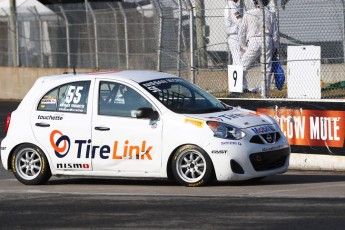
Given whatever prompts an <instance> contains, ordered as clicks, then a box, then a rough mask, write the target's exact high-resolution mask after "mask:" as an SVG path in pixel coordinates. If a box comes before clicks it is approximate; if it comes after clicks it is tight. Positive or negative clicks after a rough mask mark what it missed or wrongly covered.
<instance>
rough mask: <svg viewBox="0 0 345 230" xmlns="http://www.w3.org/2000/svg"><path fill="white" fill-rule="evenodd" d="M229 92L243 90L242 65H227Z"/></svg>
mask: <svg viewBox="0 0 345 230" xmlns="http://www.w3.org/2000/svg"><path fill="white" fill-rule="evenodd" d="M228 86H229V92H237V93H241V92H242V91H243V66H242V65H228Z"/></svg>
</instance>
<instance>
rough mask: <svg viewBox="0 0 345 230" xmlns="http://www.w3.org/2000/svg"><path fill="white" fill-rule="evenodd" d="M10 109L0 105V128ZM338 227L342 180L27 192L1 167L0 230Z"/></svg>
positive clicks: (83, 182)
mask: <svg viewBox="0 0 345 230" xmlns="http://www.w3.org/2000/svg"><path fill="white" fill-rule="evenodd" d="M15 103H16V102H15ZM5 104H6V103H5ZM13 107H16V105H15V104H13V103H9V104H7V105H6V106H4V103H2V102H1V101H0V120H1V121H3V119H4V118H3V116H4V114H7V113H8V112H10V111H11V110H12V108H13ZM1 124H2V123H1ZM0 128H1V127H0ZM2 137H3V136H1V134H0V139H1V138H2ZM344 226H345V173H344V172H306V171H289V172H287V173H285V174H283V175H276V176H271V177H267V178H265V179H263V180H262V181H258V182H231V183H229V182H228V183H213V184H211V185H210V186H207V187H199V188H187V187H183V186H180V185H178V184H177V183H176V182H172V181H168V180H153V179H152V180H151V179H146V180H139V179H99V178H97V179H96V178H94V179H91V178H56V177H53V178H52V179H51V180H50V181H49V182H48V184H46V185H41V186H25V185H22V184H21V183H19V182H18V181H17V180H16V179H15V178H14V176H13V174H12V173H10V172H7V171H5V170H4V169H3V167H2V166H0V229H278V230H279V229H282V230H284V229H294V230H296V229H313V230H318V229H332V230H333V229H344V228H345V227H344Z"/></svg>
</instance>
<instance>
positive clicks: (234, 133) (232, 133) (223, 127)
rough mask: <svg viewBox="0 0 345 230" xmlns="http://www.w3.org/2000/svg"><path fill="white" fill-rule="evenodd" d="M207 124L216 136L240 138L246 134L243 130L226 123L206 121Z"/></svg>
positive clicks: (231, 138)
mask: <svg viewBox="0 0 345 230" xmlns="http://www.w3.org/2000/svg"><path fill="white" fill-rule="evenodd" d="M207 125H208V127H209V128H210V129H211V130H212V131H213V133H214V136H215V137H218V138H223V139H230V140H240V139H242V138H244V137H245V136H246V133H245V132H243V131H242V130H240V129H238V128H236V127H233V126H231V125H228V124H224V123H220V122H215V121H208V122H207Z"/></svg>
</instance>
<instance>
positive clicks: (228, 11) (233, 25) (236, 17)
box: [224, 0, 242, 65]
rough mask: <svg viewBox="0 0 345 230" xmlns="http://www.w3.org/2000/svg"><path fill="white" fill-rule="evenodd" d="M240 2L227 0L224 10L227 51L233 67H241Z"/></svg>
mask: <svg viewBox="0 0 345 230" xmlns="http://www.w3.org/2000/svg"><path fill="white" fill-rule="evenodd" d="M239 8H240V2H239V1H238V2H237V3H236V2H234V1H233V0H228V1H227V4H226V6H225V10H224V22H225V29H226V35H227V40H228V46H229V50H230V53H231V56H232V61H233V62H232V64H233V65H241V59H242V52H241V50H240V44H239V40H238V30H239V26H240V23H241V18H242V16H241V14H240V10H239Z"/></svg>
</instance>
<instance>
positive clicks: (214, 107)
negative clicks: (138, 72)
mask: <svg viewBox="0 0 345 230" xmlns="http://www.w3.org/2000/svg"><path fill="white" fill-rule="evenodd" d="M140 85H141V86H142V87H143V88H144V89H146V90H147V91H148V92H149V93H150V94H152V95H153V96H154V97H155V98H157V99H158V100H159V101H160V102H162V103H163V104H164V105H165V106H166V107H167V108H169V109H170V110H172V111H173V112H175V113H188V114H200V113H212V112H220V111H225V110H229V109H231V107H230V106H227V105H225V104H224V103H222V102H221V101H219V100H218V99H216V98H215V97H213V96H212V95H210V94H208V93H207V92H205V91H204V90H202V89H200V88H198V87H197V86H195V85H193V84H191V83H189V82H188V81H186V80H183V79H181V78H165V79H160V80H152V81H146V82H142V83H140Z"/></svg>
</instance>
